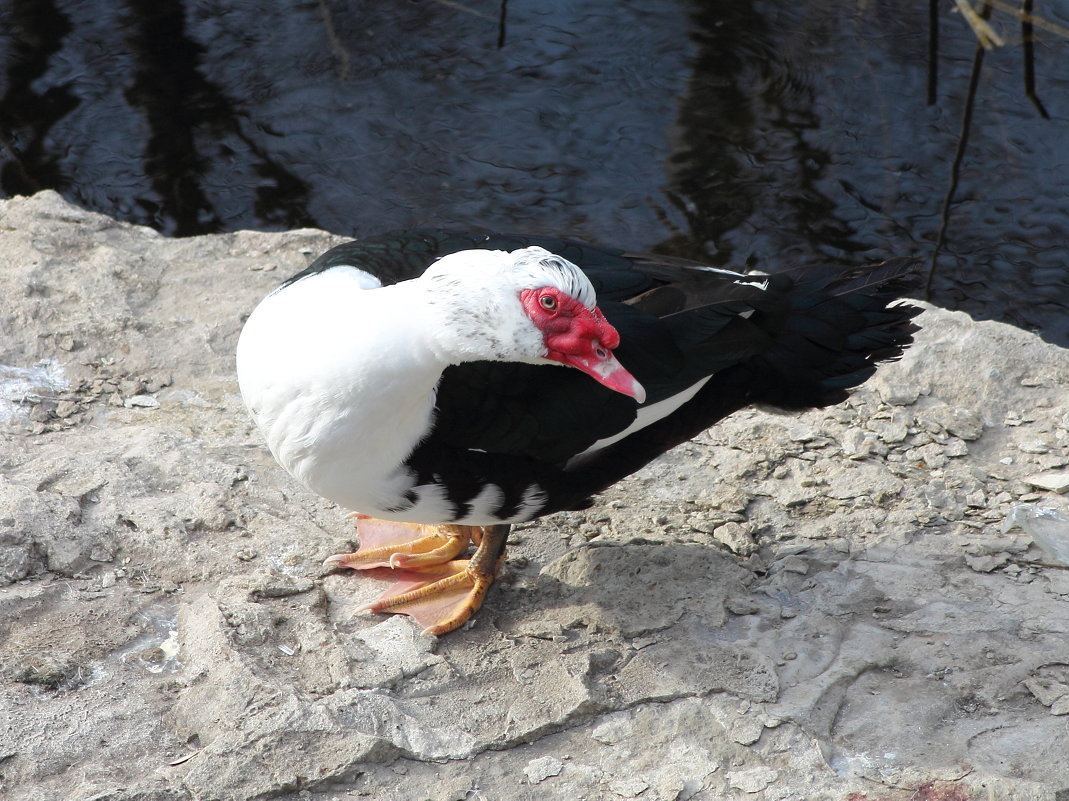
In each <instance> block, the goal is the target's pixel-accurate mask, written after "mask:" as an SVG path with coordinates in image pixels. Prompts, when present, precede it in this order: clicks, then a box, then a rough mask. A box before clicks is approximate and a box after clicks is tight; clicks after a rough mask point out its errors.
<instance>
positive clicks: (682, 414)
mask: <svg viewBox="0 0 1069 801" xmlns="http://www.w3.org/2000/svg"><path fill="white" fill-rule="evenodd" d="M531 245H539V246H541V247H544V248H546V249H547V250H549V251H551V252H553V253H557V254H558V255H561V256H563V257H564V258H566V259H568V260H569V261H572V262H573V263H575V264H577V265H579V266H580V267H581V268H582V269H583V270H584V272H586V273H587V275H588V277H589V278H590V280H591V283H592V284H593V285H594V287H595V290H596V291H597V293H598V300H599V306H600V307H601V309H602V311H603V312H604V313H605V315H606V317H607V319H608V320H609V322H610V323H612V324H613V325H614V326H615V327H616V329H617V330H618V331H619V332H620V336H621V344H620V347H619V348H617V349H616V355H617V357H618V358H619V360H620V361H621V362H622V363H623V364H624V365H625V366H626V367H627V368H628V369H629V370H630V371H631V372H632V374H633V375H634V376H635V377H636V378H637V379H638V380H639V382H641V383H642V385H643V386H644V387H645V388H646V390H647V405H649V404H653V403H657V402H658V401H661V400H664V399H666V398H669V397H671V396H673V395H676V394H677V393H679V392H681V391H683V390H685V389H687V388H689V387H692V386H693V385H694V384H696V382H698V381H702V380H705V381H706V383H705V384H704V386H702V388H701V389H700V391H698V392H697V394H696V395H695V397H694V398H693V399H692V400H690V401H689V402H687V403H686V404H685V405H683V406H682V407H681V408H680V409H678V410H677V411H676V412H674V413H673V414H671V415H669V416H668V417H666V418H664V419H662V420H660V421H659V422H656V423H654V424H652V425H649V426H647V427H645V428H643V429H641V430H639V431H637V432H635V433H633V434H631V435H629V436H628V437H626V438H625V439H623V440H621V441H620V442H618V443H616V444H614V445H612V446H609V447H607V448H604V449H602V450H600V451H597V452H594V453H592V454H590V455H588V456H586V457H584V459H582V460H578V461H576V460H572V462H571V464H569V465H567V467H566V463H567V462H568V461H569V459H571V458H572V457H574V456H575V455H576V454H578V453H582V452H583V451H585V450H586V449H587V448H589V447H590V446H591V445H592V444H594V443H595V442H597V441H598V440H601V439H604V438H606V437H611V436H613V435H615V434H617V433H618V432H620V431H623V430H624V429H625V428H627V427H628V426H629V425H630V424H631V423H632V421H633V420H634V418H635V413H636V406H635V403H634V401H633V400H631V399H630V398H627V397H624V396H622V395H620V394H618V393H615V392H612V391H611V390H608V389H606V388H604V387H602V386H601V385H599V384H597V383H596V382H594V381H593V380H591V379H590V378H589V377H588V376H585V375H583V374H582V373H580V372H578V371H575V370H568V369H566V368H562V367H548V366H534V365H524V364H504V363H491V362H476V363H470V364H462V365H457V366H454V367H450V368H448V369H447V370H446V371H445V373H444V374H443V376H442V380H441V381H440V382H439V386H438V395H437V400H436V418H435V425H434V427H433V429H432V430H431V431H430V432H429V434H428V436H427V437H426V438H425V439H424V440H423V442H421V443H420V444H419V445H418V446H417V448H416V449H415V451H414V452H413V454H412V455H411V456H410V458H409V460H408V464H409V466H410V467H411V468H412V469H413V470H414V471H415V472H416V473H417V474H418V476H419V477H420V479H421V481H430V480H435V479H437V480H440V482H441V483H443V484H444V485H445V486H446V487H447V490H448V492H449V497H450V498H451V500H452V501H453V502H454V505H455V507H456V508H457V510H458V516H459V517H462V516H463V512H464V510H465V508H466V507H467V504H468V502H469V501H470V500H472V499H473V498H474V497H476V496H477V495H478V494H479V492H480V491H481V490H482V488H483V487H484V486H485V484H487V483H492V484H494V485H496V486H498V487H499V488H501V491H502V494H503V498H502V501H501V504H500V509H499V513H500V516H501V517H503V518H504V517H508V516H510V514H512V513H514V510H515V509H517V508H519V506H520V504H521V503H522V502H523V499H524V493H525V492H527V491H528V490H529V488H530V487H531V485H532V483H535V484H537V485H538V486H539V487H541V489H542V491H543V492H544V493H545V494H546V496H547V500H546V503H545V505H544V507H543V508H542V509H541V511H540V513H542V514H544V513H548V512H551V511H558V510H561V509H574V508H582V507H584V506H586V505H588V504H589V503H590V496H591V495H592V494H593V493H596V492H600V491H601V490H603V489H605V488H606V487H608V486H609V485H611V484H612V483H614V482H615V481H618V480H619V479H620V478H622V477H624V476H626V475H628V474H630V473H632V472H634V471H635V470H637V469H639V468H641V467H642V466H643V465H645V464H646V463H647V462H649V461H650V460H651V459H653V458H655V457H656V456H658V455H659V454H661V453H663V452H664V451H665V450H667V449H668V448H671V447H673V446H674V445H677V444H679V443H681V442H683V441H685V440H687V439H689V438H691V437H693V436H695V435H696V434H698V433H699V432H700V431H702V430H704V429H705V428H708V427H709V426H710V425H712V424H713V423H715V422H716V421H717V420H719V419H721V418H723V417H725V416H726V415H728V414H730V413H731V412H733V411H736V410H737V409H740V408H742V407H744V406H746V405H749V404H752V403H760V404H767V405H773V406H779V407H781V408H786V409H803V408H808V407H814V406H826V405H830V404H832V403H837V402H839V401H840V400H842V399H843V398H845V397H846V395H847V394H848V390H849V389H850V388H852V387H855V386H857V385H858V384H860V383H862V382H863V381H865V380H866V379H867V378H868V377H869V376H871V375H872V373H873V372H874V371H875V369H876V365H877V363H878V362H880V361H884V360H887V359H894V358H897V357H898V356H900V355H901V353H902V350H903V348H905V347H906V346H907V345H908V344H909V343H910V342H911V341H912V334H913V332H914V331H915V330H916V327H915V326H914V325H913V324H912V323H911V322H910V320H911V318H912V317H914V316H915V315H916V314H917V313H919V311H920V310H919V309H917V308H915V307H912V306H908V305H904V304H900V305H894V306H890V305H889V304H891V303H892V302H893V301H894V300H895V299H896V298H898V297H900V295H901V294H902V293H903V292H904V291H905V290H906V288H907V287H908V275H907V274H908V273H909V271H910V268H911V265H910V263H909V262H908V261H907V260H905V259H894V260H891V261H888V262H885V263H883V264H880V265H876V266H875V267H865V268H860V269H857V270H851V271H847V272H843V271H841V270H835V269H831V268H826V267H825V268H816V269H813V268H810V269H799V270H793V271H790V272H787V273H777V274H776V275H771V276H760V277H755V276H746V277H744V276H740V275H737V274H732V273H728V272H726V271H721V270H713V269H710V268H708V267H706V266H704V265H700V264H696V263H693V262H687V261H684V260H681V259H672V258H667V257H660V256H651V255H647V254H630V253H623V252H621V251H614V250H610V249H604V248H598V247H592V246H590V245H583V244H579V243H576V242H570V241H567V240H561V239H555V238H549V237H527V236H517V235H509V234H482V233H454V232H443V231H434V230H415V231H397V232H390V233H387V234H383V235H381V236H377V237H371V238H368V239H363V240H359V241H356V242H351V243H347V244H344V245H341V246H339V247H337V248H334V249H333V250H331V251H328V252H327V253H325V254H323V256H321V257H320V258H318V259H317V260H316V261H315V262H313V263H312V265H311V266H310V267H309V268H308V269H307V270H306V271H305V272H304V273H301V274H299V275H297V276H295V277H294V278H293V279H291V281H294V280H300V278H302V277H304V276H306V275H310V274H314V273H316V272H320V271H322V270H326V269H330V268H331V267H334V266H338V265H343V264H348V265H353V266H356V267H359V268H360V269H363V270H365V271H367V272H369V273H372V274H373V275H375V276H377V277H378V278H379V280H381V281H382V282H383V283H384V284H389V283H394V282H396V281H402V280H406V279H409V278H414V277H416V276H418V275H420V274H422V272H423V271H424V270H425V269H426V268H427V266H429V265H430V264H431V263H432V262H433V261H435V260H436V259H437V258H440V257H441V256H444V255H447V254H449V253H453V252H456V251H459V250H466V249H473V248H489V249H499V250H515V249H518V248H523V247H528V246H531Z"/></svg>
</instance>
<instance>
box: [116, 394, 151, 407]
mask: <svg viewBox="0 0 1069 801" xmlns="http://www.w3.org/2000/svg"><path fill="white" fill-rule="evenodd" d="M159 405H160V402H159V401H158V400H156V399H155V398H154V397H152V396H151V395H134V396H133V397H130V398H127V399H126V400H125V401H123V406H125V407H126V408H127V409H132V408H134V407H138V408H142V409H155V408H156V407H157V406H159Z"/></svg>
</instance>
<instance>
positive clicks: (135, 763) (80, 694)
mask: <svg viewBox="0 0 1069 801" xmlns="http://www.w3.org/2000/svg"><path fill="white" fill-rule="evenodd" d="M338 241H340V239H339V238H337V237H333V236H330V235H328V234H325V233H323V232H318V231H290V232H284V233H259V232H240V233H235V234H226V235H222V236H209V237H192V238H184V239H169V238H166V237H162V236H159V235H158V234H156V233H153V232H152V231H149V230H147V229H144V228H138V227H136V226H129V225H124V224H120V223H116V222H115V221H113V220H109V219H107V218H106V217H102V216H101V215H96V214H91V213H88V212H85V211H82V210H80V209H77V208H75V207H73V206H71V205H69V204H68V203H66V202H65V201H63V200H62V199H61V198H60V197H59V196H58V195H56V194H55V193H48V192H46V193H42V194H40V195H37V196H35V197H33V198H15V199H11V200H5V201H0V294H2V296H3V297H4V299H5V305H4V311H3V314H4V324H5V325H4V331H5V336H4V337H3V338H2V342H0V362H2V364H0V430H2V432H3V438H4V447H3V448H2V449H0V450H2V454H0V463H2V470H0V473H2V475H0V582H3V583H2V584H0V676H3V677H4V678H5V679H7V684H5V686H4V691H3V692H2V693H0V718H2V719H3V720H4V721H5V728H3V729H2V730H0V762H2V763H3V785H4V788H3V792H5V793H6V794H7V795H9V796H10V797H12V798H18V799H26V800H27V801H46V800H47V799H54V798H70V799H91V798H99V799H104V798H108V799H111V798H115V799H116V801H119V798H120V796H121V801H189V800H190V799H191V798H218V799H226V801H250V800H251V799H261V798H280V799H287V800H288V799H295V798H297V797H299V796H301V794H302V793H307V794H309V797H310V798H319V796H321V795H322V796H323V797H324V799H326V798H328V797H331V796H332V795H336V794H338V793H339V792H342V791H341V790H337V789H336V788H345V790H344V792H351V794H352V795H354V796H360V797H368V798H389V799H397V801H419V799H422V798H426V797H431V796H433V797H435V798H442V799H452V798H457V799H463V798H465V797H475V796H476V795H479V796H482V797H486V798H513V797H518V795H520V796H522V795H523V791H522V788H520V789H517V788H518V785H519V784H520V783H521V782H527V783H529V784H530V785H531V786H530V787H528V788H527V789H528V790H529V791H530V792H531V793H534V794H535V795H538V794H539V793H542V794H543V795H544V794H546V793H548V794H549V795H552V796H553V797H561V798H582V797H585V798H612V797H618V798H647V797H649V798H678V799H687V798H706V797H708V798H727V797H731V798H735V797H739V798H742V797H751V794H753V797H758V796H760V795H761V794H762V793H763V794H764V795H772V794H775V795H776V797H783V798H794V799H809V798H812V799H823V798H828V799H831V798H836V799H838V798H845V797H848V796H851V794H856V795H857V796H858V797H861V796H862V795H865V796H866V797H877V796H879V797H882V796H885V795H888V794H890V795H894V794H895V793H902V792H904V793H906V794H909V793H910V792H913V791H914V790H915V789H916V788H918V787H920V788H924V787H926V786H934V785H930V784H926V783H931V782H943V781H950V779H954V778H955V777H957V780H956V782H955V783H954V784H953V785H952V786H953V788H954V791H955V792H958V791H959V790H960V793H963V794H965V795H968V797H974V796H975V797H977V798H980V797H984V798H986V797H988V796H989V795H991V793H995V795H996V796H998V797H1002V796H1006V797H1009V796H1010V795H1011V794H1012V793H1014V792H1017V793H1018V794H1020V792H1026V793H1031V794H1032V795H1034V796H1035V797H1036V798H1040V797H1044V798H1045V797H1053V796H1054V795H1055V794H1056V793H1057V792H1058V791H1059V790H1060V789H1062V788H1064V787H1066V786H1069V768H1067V767H1066V765H1065V760H1064V759H1063V758H1062V756H1063V755H1062V753H1061V751H1062V750H1064V749H1061V750H1059V749H1060V744H1061V743H1062V742H1063V741H1064V731H1063V729H1064V717H1063V716H1064V714H1066V713H1067V712H1066V705H1067V704H1069V700H1067V699H1069V689H1066V688H1069V675H1067V674H1066V673H1065V672H1064V670H1063V668H1061V667H1059V666H1058V665H1059V663H1060V660H1062V658H1063V656H1064V654H1065V653H1069V627H1067V626H1066V623H1065V621H1066V620H1069V584H1066V581H1069V579H1066V577H1065V575H1064V573H1065V571H1059V570H1054V569H1051V568H1044V567H1040V566H1027V567H1023V568H1022V567H1018V566H1017V565H1015V564H1013V562H1012V561H1011V560H1009V558H1008V555H1009V554H1015V555H1017V554H1020V553H1021V551H1022V549H1025V548H1027V547H1029V546H1030V544H1031V539H1030V538H1029V537H1028V536H1026V535H1024V534H1013V535H1012V536H1005V537H1000V536H999V535H998V534H997V532H996V526H997V523H998V521H1000V520H1001V519H1003V518H1004V517H1006V515H1007V513H1008V511H1009V507H1010V505H1012V504H1014V503H1016V502H1017V498H1019V497H1020V496H1022V495H1023V496H1028V495H1030V494H1031V493H1030V490H1031V489H1032V488H1033V487H1037V486H1039V487H1040V488H1041V489H1047V490H1048V491H1056V490H1054V489H1052V488H1051V487H1043V486H1042V485H1037V484H1034V483H1030V482H1031V480H1032V479H1034V478H1036V476H1060V475H1061V473H1063V472H1064V467H1065V465H1064V463H1063V464H1061V465H1059V464H1056V463H1057V462H1058V460H1059V459H1062V460H1064V459H1065V458H1066V453H1065V447H1066V443H1067V438H1066V436H1065V432H1066V431H1069V428H1067V426H1066V422H1065V421H1066V420H1069V416H1067V415H1069V409H1067V408H1066V403H1065V399H1064V387H1065V386H1067V385H1069V354H1067V353H1066V351H1065V350H1064V349H1061V348H1057V347H1054V346H1051V345H1049V344H1046V343H1044V342H1042V341H1041V340H1039V339H1037V338H1036V337H1035V336H1033V335H1031V334H1028V333H1026V332H1023V331H1019V330H1016V329H1013V328H1010V327H1008V326H1004V325H999V324H995V323H976V322H973V321H972V320H969V319H968V318H967V317H966V316H965V315H963V314H959V313H952V312H946V311H942V310H939V309H928V310H927V311H925V312H924V314H923V315H922V316H921V317H920V319H919V322H920V324H921V326H922V327H923V330H922V331H921V332H919V334H918V338H917V340H918V341H917V345H916V347H915V348H913V349H911V350H910V351H909V352H908V353H907V354H906V355H905V357H904V358H903V359H902V360H901V361H898V362H895V363H893V364H888V365H884V366H881V368H880V369H879V371H878V372H877V375H876V380H875V381H874V382H873V383H870V384H868V385H866V386H863V387H861V388H860V389H859V390H857V391H856V392H855V393H854V394H853V395H852V396H851V398H850V399H849V400H848V401H847V402H846V403H844V404H842V405H840V406H837V407H834V408H832V409H826V410H817V411H813V412H809V413H805V414H802V415H798V416H794V417H784V416H783V415H771V414H767V413H765V412H762V411H756V410H747V411H744V412H742V413H740V414H736V415H732V416H731V417H729V418H727V419H725V420H724V421H723V422H722V423H720V424H718V425H717V426H716V427H715V428H714V429H712V430H711V431H710V432H708V433H705V434H702V435H701V436H700V437H699V438H697V439H696V440H695V441H694V442H693V443H689V444H685V445H684V446H682V447H680V448H677V449H676V450H674V451H672V452H670V453H668V454H666V455H665V456H664V457H662V458H660V459H658V460H655V461H654V462H653V463H652V464H650V465H649V466H648V467H646V468H644V469H643V470H642V471H640V472H639V473H637V474H636V475H635V476H633V477H632V478H630V479H628V480H627V481H624V482H622V483H621V484H619V485H617V486H615V487H613V488H611V489H610V490H608V491H607V492H606V493H605V495H604V497H603V498H601V499H599V500H598V502H597V506H596V507H595V508H594V509H592V510H590V511H584V512H576V513H568V514H562V515H558V516H551V517H548V518H544V519H541V520H538V521H534V522H532V523H529V524H526V525H524V526H523V530H522V531H521V532H520V534H521V536H520V537H519V538H518V539H517V540H516V541H514V542H512V543H510V546H509V560H510V561H509V564H508V567H506V570H505V574H504V576H503V579H502V580H501V581H499V582H498V583H497V585H495V587H494V588H492V589H491V591H490V594H489V598H488V600H487V603H486V606H485V607H484V608H483V609H482V610H481V611H480V612H479V614H478V615H477V616H476V617H475V619H474V620H473V622H472V623H471V624H470V625H469V626H466V627H465V628H464V629H462V630H461V631H458V632H455V633H454V634H452V635H449V636H448V637H443V638H440V639H439V638H433V637H424V636H422V635H420V633H419V627H418V626H417V625H416V624H414V623H413V622H412V621H411V620H410V619H408V618H405V617H400V616H392V617H391V616H381V615H368V614H359V615H355V614H354V610H355V609H357V608H359V607H360V606H361V605H363V604H365V603H367V602H369V601H370V600H372V599H374V598H375V597H376V596H377V595H378V594H379V593H381V592H382V589H383V585H382V582H381V580H379V579H376V578H375V577H374V576H369V575H363V574H356V573H355V572H351V571H347V572H339V573H333V574H329V575H325V576H324V575H323V572H322V570H321V568H320V565H321V562H322V560H323V559H324V558H325V557H326V556H327V555H329V554H331V553H337V552H340V551H342V550H345V549H352V547H354V546H353V543H352V542H351V541H350V540H351V539H352V527H351V523H348V522H347V521H345V520H344V519H343V517H342V511H341V510H338V509H336V508H334V507H332V506H331V505H330V504H327V503H325V502H323V501H321V500H320V499H318V498H315V497H314V496H312V495H310V494H309V493H307V492H305V491H304V490H302V489H301V488H300V487H299V486H297V485H296V484H294V483H293V481H292V480H291V479H290V478H289V476H287V475H286V474H285V473H284V472H283V471H282V470H281V469H280V468H278V467H277V465H275V463H274V461H273V460H272V458H271V457H270V455H269V454H268V453H267V452H266V449H265V448H264V447H263V444H262V442H261V441H260V438H259V436H258V434H257V433H256V432H255V431H254V430H253V428H252V426H251V424H250V423H249V421H248V418H247V416H246V414H245V411H244V409H243V407H242V405H241V401H240V398H239V396H238V392H237V385H236V382H235V379H234V374H233V350H234V345H235V342H236V339H237V335H238V331H239V330H240V326H241V321H242V319H243V316H244V315H246V314H248V312H249V310H250V309H252V307H253V306H254V305H255V303H256V302H257V301H258V300H259V298H260V297H262V296H263V295H264V294H266V293H267V292H268V291H270V290H271V289H272V288H273V287H274V286H275V285H276V284H277V283H278V282H279V281H280V280H282V278H283V277H284V276H288V275H292V274H293V273H295V272H297V271H299V270H300V269H303V268H304V267H305V266H306V265H307V264H308V262H309V261H310V259H311V258H314V257H315V256H316V255H317V254H318V253H320V252H322V251H323V250H325V249H326V248H327V247H329V246H330V245H332V244H334V243H336V242H338ZM28 288H31V289H32V291H28ZM86 297H92V298H93V303H91V304H88V303H86V302H85V298H86ZM996 372H997V375H995V373H996ZM1029 377H1033V378H1034V377H1041V378H1042V381H1040V382H1038V383H1035V384H1034V385H1028V386H1024V385H1022V383H1021V380H1022V379H1025V378H1029ZM141 398H151V399H153V400H155V401H156V402H157V403H158V405H149V406H145V405H139V404H141V403H144V402H145V401H142V400H135V399H141ZM128 401H129V402H130V403H129V405H127V402H128ZM894 404H906V405H894ZM980 415H982V418H983V421H986V422H981V420H980ZM1029 442H1042V443H1044V444H1045V445H1046V446H1048V448H1049V449H1048V451H1047V452H1046V453H1028V452H1023V451H1021V450H1020V449H1018V445H1019V444H1020V443H1029ZM835 443H840V444H841V445H842V447H841V448H840V447H836V446H835ZM966 443H968V444H967V445H966ZM851 456H855V457H862V458H850V457H851ZM907 457H908V458H907ZM936 465H938V467H937V466H936ZM935 471H938V473H937V472H935ZM681 478H685V479H686V480H681ZM1026 482H1029V483H1026ZM1046 500H1047V501H1058V500H1059V499H1058V498H1055V497H1048V498H1047V499H1046ZM652 520H657V521H659V522H658V523H657V524H655V525H653V524H651V522H650V521H652ZM583 526H586V527H587V528H581V527H583ZM580 531H582V532H586V534H589V535H590V536H591V537H592V539H591V540H590V541H589V542H588V541H587V537H586V536H584V535H583V534H581V533H579V532H580ZM714 540H715V541H716V542H714ZM718 543H720V544H722V545H726V546H727V547H726V548H722V547H720V546H719V545H718ZM241 557H248V558H249V561H242V558H241ZM1014 571H1016V574H1015V573H1014ZM1037 666H1039V667H1037ZM35 676H36V677H40V679H41V680H40V681H36V680H34V677H35ZM1022 692H1028V693H1031V694H1033V695H1034V696H1035V697H1036V699H1037V703H1035V704H1032V703H1023V702H1022V703H1017V702H1015V701H1014V699H1015V698H1016V699H1017V700H1018V701H1019V700H1021V698H1022V696H1021V695H1020V694H1021V693H1022ZM1000 699H1001V700H1000ZM1040 704H1044V705H1045V708H1047V709H1048V710H1049V712H1050V714H1047V713H1043V714H1038V713H1037V710H1038V711H1039V712H1041V711H1042V710H1041V709H1040V707H1039V705H1040ZM131 722H133V724H132V723H131ZM135 724H136V725H135ZM775 724H778V725H775ZM72 726H74V728H72ZM55 732H74V735H76V736H70V737H57V736H55ZM933 743H935V744H937V745H938V747H933V745H932V744H933ZM889 754H891V755H893V757H888V756H887V755H889ZM964 763H967V764H968V765H970V767H971V771H972V772H971V773H970V774H969V775H968V776H967V777H966V778H964V779H961V778H960V777H961V773H962V771H961V769H960V764H964ZM527 771H529V773H527ZM535 785H537V786H535ZM903 787H904V788H907V789H906V790H902V789H901V788H903ZM938 787H939V788H940V791H942V789H943V785H941V784H940V785H938ZM1022 787H1024V788H1025V789H1024V790H1022V789H1021V788H1022ZM116 788H124V789H122V790H118V789H116ZM929 794H931V793H929ZM5 797H7V796H5ZM963 797H964V796H963Z"/></svg>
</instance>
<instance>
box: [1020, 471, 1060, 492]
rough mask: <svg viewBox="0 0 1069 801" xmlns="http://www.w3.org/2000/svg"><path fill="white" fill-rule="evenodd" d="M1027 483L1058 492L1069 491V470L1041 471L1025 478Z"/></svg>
mask: <svg viewBox="0 0 1069 801" xmlns="http://www.w3.org/2000/svg"><path fill="white" fill-rule="evenodd" d="M1024 482H1025V483H1026V484H1031V485H1032V486H1033V487H1038V488H1039V489H1044V490H1050V491H1051V492H1057V493H1058V494H1061V493H1063V492H1069V471H1063V472H1060V473H1040V474H1038V475H1034V476H1028V477H1027V478H1025V479H1024Z"/></svg>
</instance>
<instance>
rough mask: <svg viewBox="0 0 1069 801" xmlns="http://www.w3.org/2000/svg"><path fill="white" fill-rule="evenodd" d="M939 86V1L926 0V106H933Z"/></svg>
mask: <svg viewBox="0 0 1069 801" xmlns="http://www.w3.org/2000/svg"><path fill="white" fill-rule="evenodd" d="M938 86H939V0H928V105H929V106H934V105H935V101H936V97H937V95H938Z"/></svg>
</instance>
